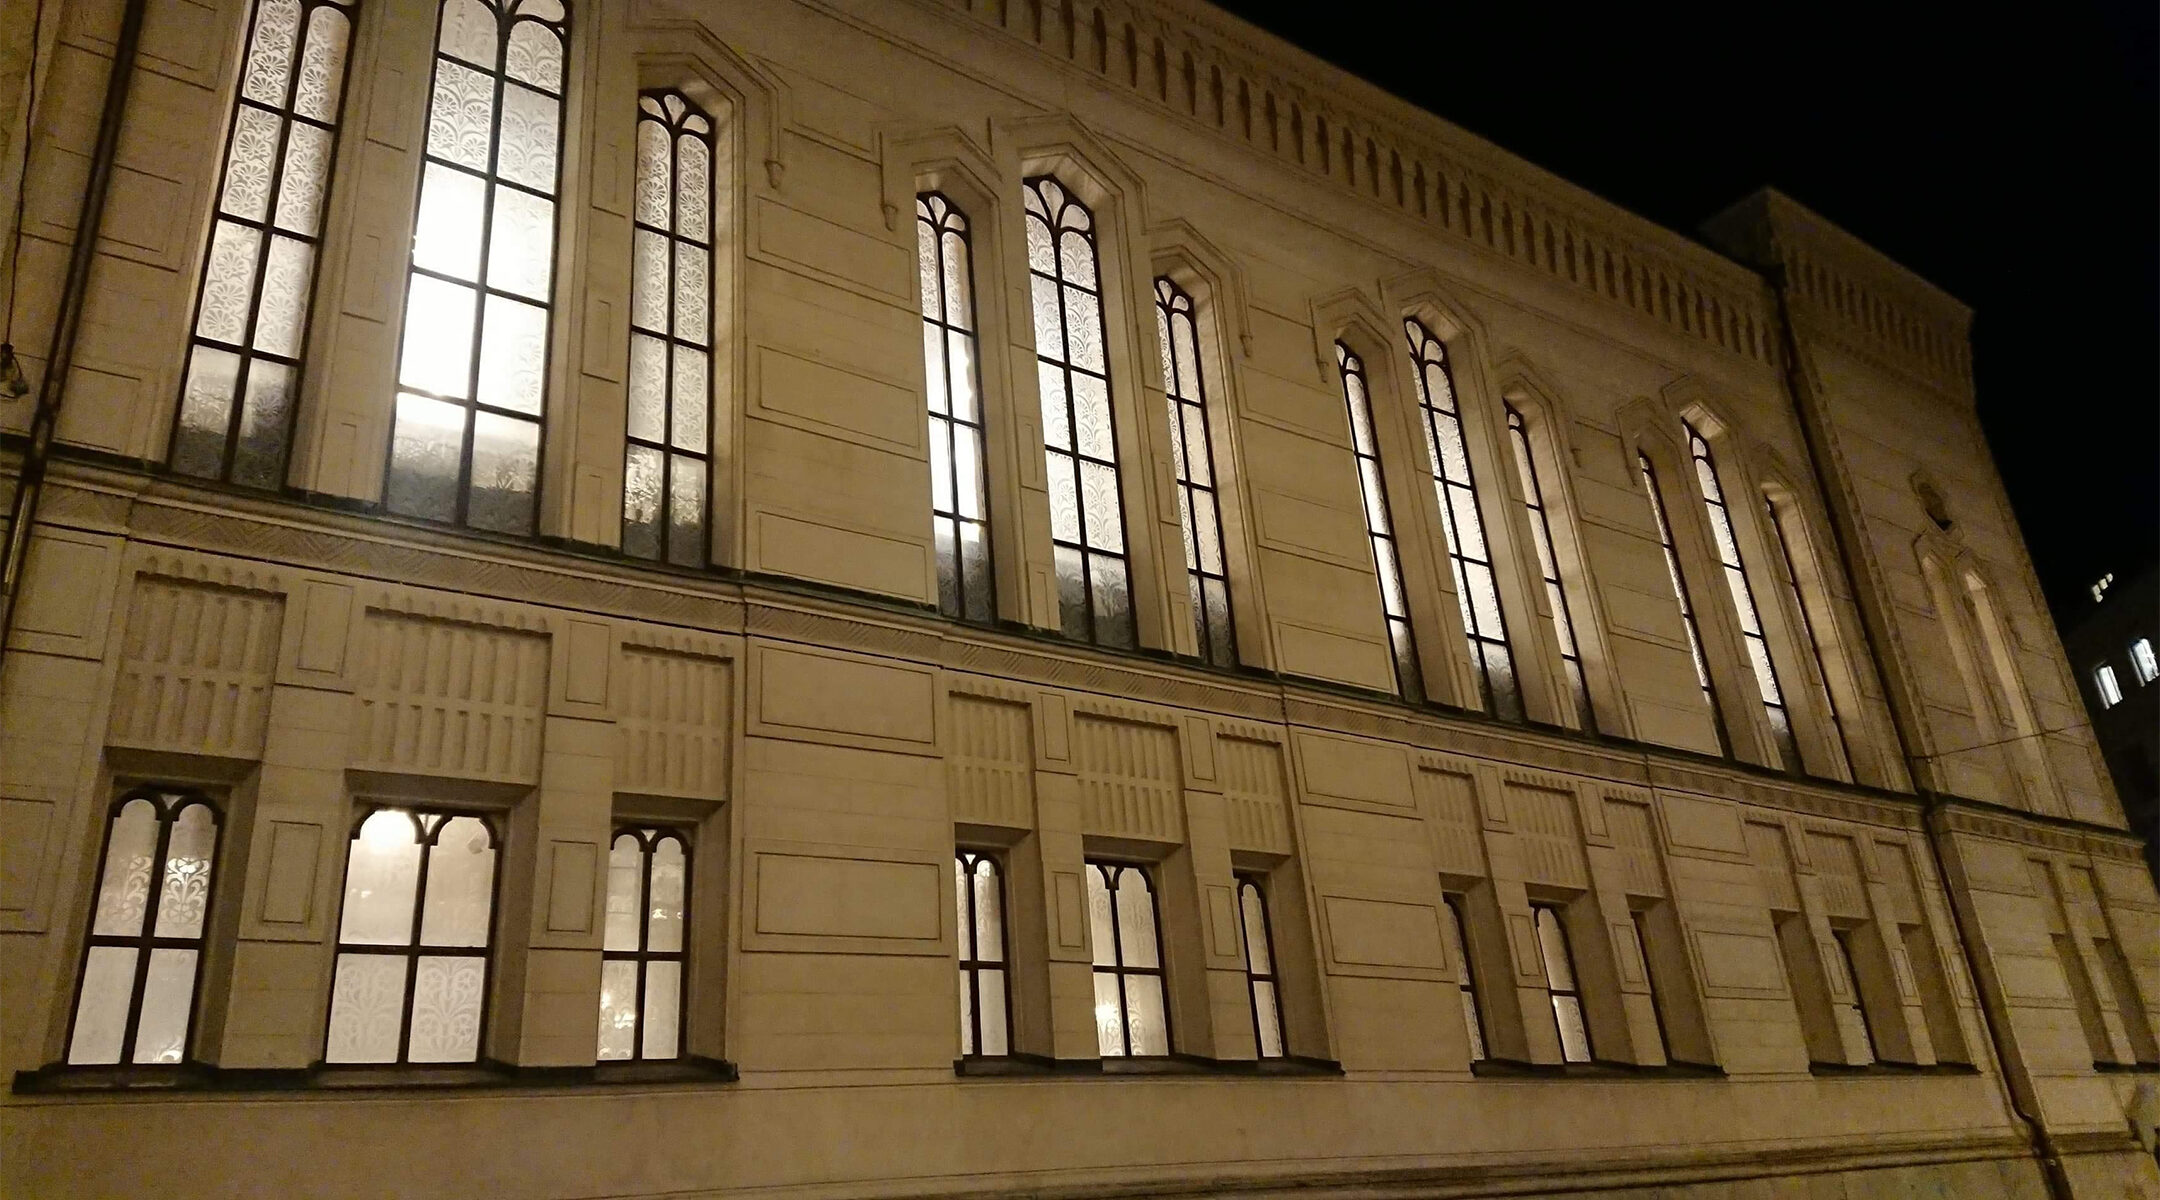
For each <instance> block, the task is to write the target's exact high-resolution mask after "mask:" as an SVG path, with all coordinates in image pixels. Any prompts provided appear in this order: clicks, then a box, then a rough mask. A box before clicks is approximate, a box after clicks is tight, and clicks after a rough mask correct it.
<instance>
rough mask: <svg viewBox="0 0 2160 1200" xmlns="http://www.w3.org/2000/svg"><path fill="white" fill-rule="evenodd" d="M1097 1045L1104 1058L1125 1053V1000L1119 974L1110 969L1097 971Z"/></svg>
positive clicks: (1097, 1049)
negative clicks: (1119, 983)
mask: <svg viewBox="0 0 2160 1200" xmlns="http://www.w3.org/2000/svg"><path fill="white" fill-rule="evenodd" d="M1096 961H1098V962H1100V961H1101V959H1099V958H1098V959H1097V960H1096ZM1095 1047H1096V1051H1097V1052H1098V1053H1100V1054H1101V1055H1102V1056H1103V1057H1104V1058H1111V1057H1122V1056H1123V1055H1124V1053H1125V1002H1124V1000H1123V998H1122V992H1121V991H1120V989H1119V987H1118V977H1117V975H1116V974H1115V973H1113V972H1109V971H1097V972H1096V973H1095Z"/></svg>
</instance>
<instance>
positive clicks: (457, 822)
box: [420, 817, 495, 946]
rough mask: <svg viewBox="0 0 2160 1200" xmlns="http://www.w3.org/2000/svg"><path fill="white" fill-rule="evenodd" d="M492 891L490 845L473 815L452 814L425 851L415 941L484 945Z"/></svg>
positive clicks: (493, 887)
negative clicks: (424, 887)
mask: <svg viewBox="0 0 2160 1200" xmlns="http://www.w3.org/2000/svg"><path fill="white" fill-rule="evenodd" d="M494 896H495V848H494V846H493V845H492V844H491V839H490V837H489V834H488V828H487V825H486V824H485V823H483V822H482V821H481V820H480V819H479V818H477V817H452V818H450V819H449V820H447V821H445V822H444V823H443V826H442V831H441V832H440V833H439V834H437V835H436V840H435V846H434V848H433V849H432V850H431V851H430V852H429V855H428V875H427V902H426V904H425V906H424V907H423V908H422V910H421V917H420V941H421V942H422V943H423V944H425V945H429V946H485V945H487V944H488V916H489V913H490V910H491V909H492V907H493V902H494Z"/></svg>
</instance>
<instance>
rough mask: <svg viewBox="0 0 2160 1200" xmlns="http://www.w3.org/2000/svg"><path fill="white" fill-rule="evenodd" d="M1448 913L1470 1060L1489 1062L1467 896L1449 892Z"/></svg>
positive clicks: (1447, 931) (1445, 928)
mask: <svg viewBox="0 0 2160 1200" xmlns="http://www.w3.org/2000/svg"><path fill="white" fill-rule="evenodd" d="M1443 898H1444V899H1445V900H1446V901H1447V910H1448V915H1447V919H1446V920H1445V921H1442V922H1441V923H1440V927H1441V930H1442V932H1443V933H1445V934H1446V935H1447V939H1448V946H1447V951H1448V953H1449V954H1451V955H1453V956H1454V959H1455V963H1456V970H1457V975H1456V979H1455V987H1456V989H1457V991H1459V992H1460V993H1461V996H1462V1015H1463V1028H1464V1030H1465V1031H1466V1032H1467V1033H1468V1034H1469V1035H1470V1061H1471V1062H1483V1061H1485V1017H1484V1015H1483V1014H1482V1013H1480V1012H1479V1011H1478V1001H1477V975H1476V972H1474V971H1473V970H1471V967H1470V926H1469V924H1468V923H1467V922H1465V921H1464V920H1463V899H1462V897H1461V896H1458V895H1455V894H1454V893H1452V892H1451V893H1449V894H1448V895H1447V896H1445V897H1443Z"/></svg>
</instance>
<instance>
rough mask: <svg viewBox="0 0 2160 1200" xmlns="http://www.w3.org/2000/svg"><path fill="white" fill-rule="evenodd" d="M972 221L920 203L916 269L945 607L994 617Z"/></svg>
mask: <svg viewBox="0 0 2160 1200" xmlns="http://www.w3.org/2000/svg"><path fill="white" fill-rule="evenodd" d="M968 250H969V244H968V222H967V217H966V215H965V214H963V213H962V212H961V211H960V210H959V208H957V207H955V206H954V204H953V202H952V198H951V197H949V196H947V195H945V193H943V192H923V193H921V194H920V195H918V196H916V197H915V272H916V276H917V278H918V279H919V280H920V285H919V286H920V290H921V297H922V318H923V378H924V380H925V382H927V383H928V385H929V395H930V417H929V420H930V525H931V532H932V533H933V534H934V535H935V537H936V538H937V556H938V611H939V612H942V613H944V614H945V615H946V616H948V617H962V618H965V619H967V620H970V621H989V620H993V619H995V618H996V616H997V603H996V598H995V597H994V596H992V595H991V589H992V586H993V585H992V584H991V582H990V579H991V575H990V526H989V520H990V507H989V504H988V502H987V501H986V500H985V499H984V495H985V493H984V487H983V412H982V388H981V386H980V383H979V381H978V379H977V376H976V367H975V358H976V349H977V348H976V337H975V281H974V260H973V259H972V258H971V257H970V256H969V252H968Z"/></svg>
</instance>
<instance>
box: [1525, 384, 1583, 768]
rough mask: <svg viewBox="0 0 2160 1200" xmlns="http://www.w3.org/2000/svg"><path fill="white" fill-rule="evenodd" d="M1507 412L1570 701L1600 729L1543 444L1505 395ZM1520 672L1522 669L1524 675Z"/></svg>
mask: <svg viewBox="0 0 2160 1200" xmlns="http://www.w3.org/2000/svg"><path fill="white" fill-rule="evenodd" d="M1501 407H1502V408H1503V409H1504V410H1505V411H1506V414H1507V431H1508V442H1509V445H1510V446H1511V447H1512V448H1513V450H1514V452H1515V467H1516V473H1517V475H1518V476H1519V477H1520V482H1521V484H1522V507H1523V510H1524V512H1525V513H1526V514H1527V516H1528V517H1529V520H1530V536H1531V543H1532V544H1531V549H1532V550H1533V551H1534V552H1535V553H1536V554H1537V556H1538V574H1539V576H1540V577H1541V578H1542V579H1543V581H1544V584H1545V592H1546V596H1547V602H1548V603H1549V604H1551V605H1552V610H1553V614H1552V620H1553V632H1554V634H1555V635H1556V637H1557V638H1558V645H1557V649H1558V650H1559V652H1560V669H1561V674H1563V675H1565V676H1566V677H1567V682H1568V688H1569V703H1570V706H1571V707H1572V708H1573V709H1574V712H1575V726H1576V728H1578V729H1580V730H1582V731H1583V732H1584V733H1590V734H1595V733H1597V732H1599V730H1598V720H1597V705H1596V702H1595V701H1594V699H1593V698H1592V696H1591V694H1590V672H1589V667H1588V665H1587V663H1586V661H1585V659H1584V657H1583V642H1582V634H1581V631H1580V630H1579V629H1577V628H1576V626H1575V609H1574V604H1573V602H1572V601H1570V600H1569V599H1568V594H1567V572H1565V571H1564V570H1562V569H1561V566H1560V544H1559V543H1558V542H1557V541H1556V540H1555V539H1554V537H1553V526H1552V507H1551V502H1549V501H1548V500H1546V498H1545V485H1544V481H1543V479H1542V478H1540V476H1539V474H1538V461H1537V460H1538V448H1537V444H1536V443H1535V442H1533V441H1532V440H1531V438H1530V422H1529V419H1528V418H1527V417H1525V416H1524V415H1523V413H1522V410H1521V409H1520V408H1518V407H1516V404H1515V402H1514V401H1512V400H1503V401H1501ZM1519 678H1520V676H1519V673H1518V679H1519Z"/></svg>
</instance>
